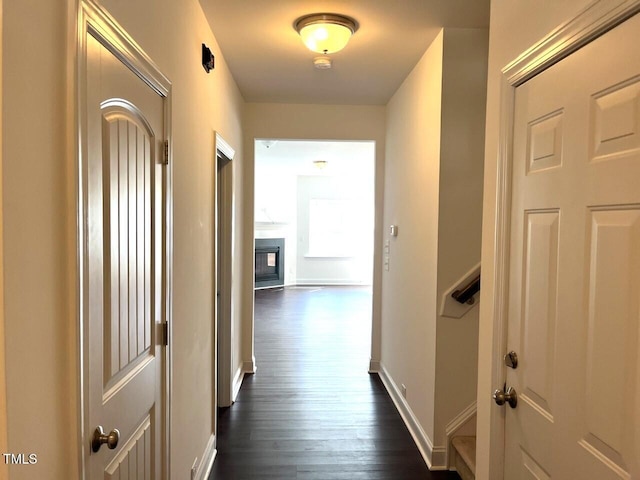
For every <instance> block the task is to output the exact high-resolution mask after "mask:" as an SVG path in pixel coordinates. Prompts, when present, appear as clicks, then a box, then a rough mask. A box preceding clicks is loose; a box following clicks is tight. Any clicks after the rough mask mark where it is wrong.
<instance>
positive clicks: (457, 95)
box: [433, 28, 489, 446]
mask: <svg viewBox="0 0 640 480" xmlns="http://www.w3.org/2000/svg"><path fill="white" fill-rule="evenodd" d="M488 46H489V31H488V30H485V29H459V28H451V29H445V30H444V60H443V72H442V82H443V83H442V98H443V101H442V136H441V145H440V148H441V158H440V204H439V206H440V215H439V219H440V221H439V224H438V290H437V299H438V312H439V311H440V304H441V302H442V297H443V295H444V294H445V293H446V292H447V291H448V290H449V289H450V288H452V287H453V286H454V285H456V282H458V281H459V279H460V278H462V277H463V276H464V275H465V274H466V273H467V272H468V271H470V270H471V269H472V268H473V267H474V266H475V265H477V263H478V262H479V261H480V236H481V228H482V172H483V160H484V158H483V153H484V121H485V104H486V88H487V53H488ZM478 316H479V308H478V307H477V306H476V307H474V308H472V309H471V310H470V311H469V312H468V313H467V314H465V315H464V316H463V317H462V318H459V319H457V318H446V317H441V316H440V315H438V319H437V340H436V387H435V391H436V403H435V405H436V406H435V411H436V418H435V434H434V439H433V441H434V445H438V446H444V445H445V443H446V438H445V427H446V426H447V424H448V423H449V422H450V421H451V420H453V419H454V418H455V417H456V416H457V415H458V414H460V412H462V411H463V410H464V409H465V408H466V407H468V406H469V405H471V404H472V403H474V402H475V400H476V386H477V382H476V381H477V372H476V370H477V368H476V366H477V362H478Z"/></svg>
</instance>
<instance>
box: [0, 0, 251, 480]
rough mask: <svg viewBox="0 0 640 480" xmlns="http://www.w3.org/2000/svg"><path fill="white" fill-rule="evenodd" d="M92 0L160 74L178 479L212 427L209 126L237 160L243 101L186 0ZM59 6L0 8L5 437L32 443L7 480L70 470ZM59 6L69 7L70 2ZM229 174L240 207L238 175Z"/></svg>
mask: <svg viewBox="0 0 640 480" xmlns="http://www.w3.org/2000/svg"><path fill="white" fill-rule="evenodd" d="M101 4H102V5H103V6H104V7H105V8H106V9H107V10H108V11H109V12H110V13H111V14H112V15H113V16H114V17H115V18H116V20H117V21H118V22H120V23H121V24H122V25H123V27H124V28H125V29H126V30H127V31H128V33H129V34H130V35H131V36H132V37H133V39H134V40H135V41H136V42H138V43H139V44H140V45H141V47H142V48H143V50H145V51H146V52H147V53H148V54H149V56H150V57H151V58H152V59H153V60H154V62H155V63H156V64H157V65H158V66H159V68H160V69H161V70H162V71H163V73H164V74H165V75H166V76H167V77H168V78H169V79H170V80H171V82H172V95H173V112H172V124H173V165H172V168H173V193H174V202H173V206H174V215H173V217H174V239H173V240H174V245H173V247H174V252H173V264H174V282H173V294H174V297H173V300H174V302H173V312H172V321H173V338H172V345H173V352H172V353H173V372H172V373H173V392H174V394H173V398H172V401H173V403H172V425H171V428H172V436H171V470H172V472H171V473H172V477H173V478H188V476H189V471H190V468H191V465H192V463H193V461H194V459H195V458H196V457H198V458H201V457H202V454H203V452H204V449H205V446H206V444H207V441H208V440H209V437H210V435H211V434H212V432H213V415H214V410H213V323H212V318H213V310H212V308H213V305H212V292H213V288H214V285H213V279H214V276H213V263H212V251H213V238H214V237H213V230H212V218H213V210H212V203H213V185H214V183H213V174H214V169H213V166H214V158H215V155H214V152H213V145H214V131H219V132H220V133H221V134H222V136H223V137H224V138H225V139H226V140H227V141H228V142H229V143H230V144H231V146H232V147H234V148H235V149H236V152H237V153H236V157H235V160H234V162H236V163H238V164H241V163H242V142H241V139H242V135H241V111H242V104H243V100H242V97H241V96H240V93H239V91H238V89H237V87H236V85H235V83H234V80H233V78H232V76H231V74H230V73H229V70H228V68H227V65H226V63H225V61H224V58H223V57H222V55H221V53H220V50H219V47H218V45H217V43H216V41H215V38H214V36H213V34H212V32H211V30H210V28H209V26H208V24H207V22H206V20H205V17H204V15H203V13H202V11H201V8H200V5H199V3H198V2H197V1H196V0H185V1H181V2H174V1H172V0H141V1H137V2H122V1H118V0H104V1H102V2H101ZM67 5H68V3H67V1H66V0H52V1H48V2H36V1H32V2H11V3H10V4H7V3H6V2H5V5H4V42H3V43H4V52H3V53H4V57H3V72H4V76H3V82H4V85H3V98H4V105H3V117H4V125H3V131H2V136H3V139H4V144H3V151H2V157H3V176H4V179H3V202H4V215H3V216H4V252H3V253H4V259H5V264H4V267H5V285H4V294H5V309H4V313H5V322H6V335H7V339H8V341H7V349H6V358H7V401H8V407H7V409H8V423H9V425H8V436H9V439H8V441H9V451H11V452H18V453H20V452H27V453H31V452H34V453H37V454H38V464H37V465H36V466H32V467H12V469H11V478H12V480H20V479H25V480H26V479H32V478H39V479H56V480H57V479H65V480H67V479H74V478H77V474H78V458H77V457H78V452H77V447H76V446H75V445H76V444H77V440H76V439H77V436H76V432H77V430H78V427H77V418H78V405H77V404H76V398H77V395H78V390H77V382H78V380H77V378H78V373H77V369H76V365H77V358H78V351H77V346H76V345H77V344H76V342H77V340H76V335H77V332H76V322H77V319H76V313H75V300H74V299H75V288H76V284H75V281H76V277H75V263H74V261H75V256H76V246H75V211H76V206H75V205H76V200H75V178H76V172H75V168H76V167H75V162H74V160H73V157H72V155H70V154H69V152H72V151H73V147H72V146H71V147H69V146H68V145H67V144H66V141H67V139H68V138H71V139H73V132H71V131H68V130H69V129H66V128H65V112H66V109H67V106H68V105H73V98H67V96H66V95H67V93H70V94H71V97H72V95H73V89H72V88H71V89H70V92H67V88H68V87H67V85H68V84H69V85H73V83H72V82H71V80H72V79H71V78H67V70H66V61H67V54H66V53H65V52H67V51H69V49H68V48H67V47H68V45H67V43H66V42H67V41H68V39H69V38H71V39H74V38H75V36H74V34H73V30H72V29H73V28H75V23H74V22H71V23H70V24H69V25H68V24H67V21H66V15H67V13H66V9H67ZM69 5H71V7H70V8H71V9H72V10H74V9H75V2H73V1H71V2H70V3H69ZM74 20H75V19H74ZM67 25H68V27H69V28H67ZM25 32H28V34H25ZM202 42H204V43H206V44H208V45H209V47H210V48H211V49H212V50H213V52H214V53H215V55H216V69H215V70H214V71H213V72H211V74H209V75H207V74H206V73H205V72H204V70H203V69H202V66H201V65H200V54H201V52H200V48H201V47H200V45H201V43H202ZM72 45H73V42H72ZM72 52H73V50H72V49H71V51H69V62H71V64H73V61H74V60H73V55H72ZM71 108H72V107H71ZM67 148H69V150H67ZM238 169H239V167H238ZM237 185H238V191H237V192H236V199H237V205H238V208H240V207H241V205H242V203H241V199H242V192H241V181H240V179H239V178H238V180H237ZM237 282H238V286H239V285H240V282H241V279H240V278H238V279H237ZM42 432H45V434H44V435H43V434H42Z"/></svg>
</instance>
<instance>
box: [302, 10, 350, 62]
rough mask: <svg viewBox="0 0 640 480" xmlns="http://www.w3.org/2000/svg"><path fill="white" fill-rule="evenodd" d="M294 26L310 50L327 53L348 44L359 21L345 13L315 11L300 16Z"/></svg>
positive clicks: (336, 50)
mask: <svg viewBox="0 0 640 480" xmlns="http://www.w3.org/2000/svg"><path fill="white" fill-rule="evenodd" d="M293 27H294V28H295V29H296V32H298V33H299V34H300V37H301V38H302V41H303V42H304V44H305V45H306V46H307V48H308V49H309V50H311V51H312V52H317V53H322V54H324V55H327V54H329V53H335V52H339V51H340V50H342V49H343V48H344V47H345V46H346V45H347V43H348V42H349V39H350V38H351V35H353V34H354V33H355V32H356V30H358V23H357V22H356V21H355V20H354V19H353V18H351V17H347V16H345V15H338V14H335V13H314V14H311V15H305V16H303V17H300V18H298V19H297V20H296V21H295V23H294V24H293Z"/></svg>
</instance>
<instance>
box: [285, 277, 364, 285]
mask: <svg viewBox="0 0 640 480" xmlns="http://www.w3.org/2000/svg"><path fill="white" fill-rule="evenodd" d="M295 284H296V285H299V286H301V287H303V286H323V287H324V286H331V287H339V286H346V287H354V286H355V287H362V286H368V285H371V280H342V279H340V278H297V279H296V282H295Z"/></svg>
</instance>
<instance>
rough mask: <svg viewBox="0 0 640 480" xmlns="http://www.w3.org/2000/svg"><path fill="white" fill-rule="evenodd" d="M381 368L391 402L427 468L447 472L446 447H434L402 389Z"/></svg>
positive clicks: (380, 372)
mask: <svg viewBox="0 0 640 480" xmlns="http://www.w3.org/2000/svg"><path fill="white" fill-rule="evenodd" d="M379 366H380V370H379V372H378V375H379V376H380V379H381V380H382V383H383V384H384V387H385V388H386V389H387V392H388V393H389V396H390V397H391V400H392V401H393V403H394V405H395V406H396V409H397V410H398V413H400V416H401V417H402V420H403V421H404V424H405V425H406V426H407V428H408V429H409V433H410V434H411V437H412V438H413V441H414V442H415V443H416V446H417V447H418V450H419V451H420V455H422V458H423V459H424V461H425V463H426V464H427V467H429V470H446V468H447V467H446V463H445V456H446V447H444V446H435V447H434V445H433V442H432V441H431V439H430V438H429V436H428V435H427V434H426V432H425V431H424V430H423V429H422V425H420V422H419V421H418V419H417V417H416V416H415V414H414V413H413V410H411V407H410V406H409V403H408V402H407V400H406V399H405V398H404V397H403V396H402V393H401V392H400V389H399V388H398V386H397V385H396V384H395V382H394V381H393V379H392V378H391V375H389V372H388V371H387V369H386V368H385V367H384V365H383V364H379Z"/></svg>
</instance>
